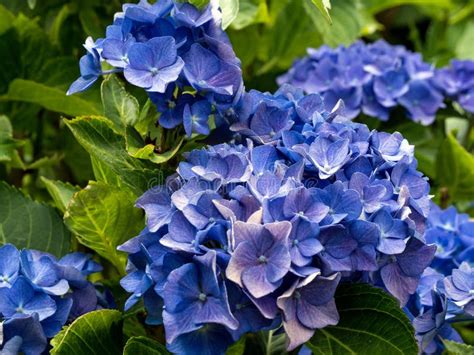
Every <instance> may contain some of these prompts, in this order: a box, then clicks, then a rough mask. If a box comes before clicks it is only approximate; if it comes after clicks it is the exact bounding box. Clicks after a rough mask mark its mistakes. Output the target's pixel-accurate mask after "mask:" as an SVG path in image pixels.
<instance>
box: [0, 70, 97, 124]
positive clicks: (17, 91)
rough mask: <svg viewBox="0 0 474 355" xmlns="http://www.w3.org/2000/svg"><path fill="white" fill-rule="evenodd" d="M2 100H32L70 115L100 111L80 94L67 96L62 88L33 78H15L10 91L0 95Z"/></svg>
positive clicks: (49, 108)
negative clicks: (35, 80) (41, 82)
mask: <svg viewBox="0 0 474 355" xmlns="http://www.w3.org/2000/svg"><path fill="white" fill-rule="evenodd" d="M2 100H3V101H23V102H30V103H34V104H38V105H40V106H43V107H44V108H46V109H48V110H51V111H55V112H60V113H64V114H66V115H70V116H78V115H94V114H98V113H99V109H98V108H97V107H96V106H95V105H94V104H92V103H91V102H88V101H86V100H84V99H82V98H80V97H79V96H74V95H73V96H67V95H66V93H65V92H64V91H62V90H59V89H56V88H53V87H49V86H46V85H44V84H40V83H37V82H34V81H31V80H23V79H15V80H13V81H12V82H11V83H10V86H9V88H8V93H7V94H6V95H4V96H0V101H2Z"/></svg>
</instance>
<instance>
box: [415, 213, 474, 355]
mask: <svg viewBox="0 0 474 355" xmlns="http://www.w3.org/2000/svg"><path fill="white" fill-rule="evenodd" d="M425 238H426V241H427V242H428V243H430V244H433V245H436V247H437V250H436V253H435V258H434V260H433V262H432V264H431V266H430V267H429V268H427V269H426V270H425V272H424V273H423V275H422V277H421V281H420V284H419V286H418V290H417V292H416V294H415V295H413V296H412V299H411V300H410V303H409V304H408V307H407V313H408V314H409V315H410V316H412V317H415V318H414V321H413V325H414V326H415V330H416V335H417V338H418V340H419V343H420V349H421V350H422V351H424V352H425V353H439V352H441V351H442V349H443V348H444V347H443V344H442V341H441V340H442V339H447V340H453V341H456V342H461V343H462V342H463V341H462V339H461V337H460V336H459V334H458V333H457V332H456V331H455V330H454V328H453V327H452V326H451V324H452V323H454V322H457V321H460V320H463V321H465V320H473V319H474V301H473V300H474V269H473V268H472V265H473V262H474V254H473V251H474V221H471V220H469V216H468V215H467V214H460V213H458V211H457V210H456V208H454V207H449V208H448V209H446V210H441V209H440V208H439V207H438V206H436V205H434V204H433V205H432V208H431V212H430V215H429V217H428V221H427V230H426V233H425Z"/></svg>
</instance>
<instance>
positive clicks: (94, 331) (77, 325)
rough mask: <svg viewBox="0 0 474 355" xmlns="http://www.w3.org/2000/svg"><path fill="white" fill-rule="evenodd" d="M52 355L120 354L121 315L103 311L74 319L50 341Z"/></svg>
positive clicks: (112, 311) (115, 312) (106, 310)
mask: <svg viewBox="0 0 474 355" xmlns="http://www.w3.org/2000/svg"><path fill="white" fill-rule="evenodd" d="M51 345H52V347H53V348H52V349H51V354H52V355H63V354H71V353H72V354H74V355H82V354H84V355H86V354H87V355H95V354H97V355H109V354H110V355H116V354H120V353H121V350H122V314H121V313H120V312H119V311H115V310H109V309H103V310H100V311H94V312H90V313H87V314H84V315H83V316H81V317H79V318H77V319H76V320H75V321H74V322H73V323H72V324H71V325H69V326H67V327H65V328H64V329H63V330H62V331H61V332H60V333H58V334H57V335H56V336H55V337H54V338H53V339H52V340H51Z"/></svg>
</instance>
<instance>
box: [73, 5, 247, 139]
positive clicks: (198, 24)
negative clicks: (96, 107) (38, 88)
mask: <svg viewBox="0 0 474 355" xmlns="http://www.w3.org/2000/svg"><path fill="white" fill-rule="evenodd" d="M220 17H221V13H220V10H219V9H218V8H216V7H215V6H214V5H212V4H211V5H208V6H207V7H205V8H204V9H203V10H198V9H197V8H196V7H195V6H193V5H192V4H190V3H187V2H176V1H172V0H162V1H158V2H156V3H155V4H153V5H151V4H149V3H148V2H147V1H146V0H141V1H140V2H139V3H138V4H124V5H123V12H120V13H117V14H115V18H114V22H113V24H112V25H110V26H108V27H107V31H106V37H105V38H100V39H98V40H96V41H94V40H93V39H92V38H88V39H87V41H86V43H85V45H84V47H85V48H86V50H87V54H86V55H84V56H83V57H82V58H81V60H80V69H81V77H80V78H79V79H77V80H76V81H75V82H74V83H73V84H72V85H71V87H70V88H69V91H68V94H73V93H76V92H80V91H84V90H86V89H88V88H89V87H90V86H91V85H92V84H93V83H94V82H95V81H96V80H97V79H98V78H99V76H100V75H104V74H108V73H113V72H123V75H124V77H125V79H126V80H127V82H129V83H130V84H132V85H135V86H138V87H140V88H143V89H145V90H146V91H147V92H148V94H149V96H150V99H151V100H152V101H153V103H154V104H155V105H156V106H157V108H158V111H159V112H160V113H161V116H160V119H159V123H160V125H161V126H162V127H164V128H167V129H171V128H174V127H177V126H179V125H184V128H185V132H186V134H187V135H188V136H191V134H192V133H200V134H209V122H208V121H209V117H210V115H211V113H213V112H215V113H217V116H219V117H220V115H221V114H222V115H223V114H225V112H226V111H227V110H228V109H229V108H230V107H232V105H233V104H234V103H235V102H236V101H238V100H239V97H240V95H241V92H242V91H243V80H242V71H241V69H240V61H239V59H238V58H237V57H236V56H235V53H234V51H233V49H232V45H231V44H230V41H229V39H228V37H227V35H226V33H225V32H224V31H223V30H222V28H221V23H220ZM107 66H109V67H110V68H111V69H105V68H106V67H107ZM219 117H217V118H216V121H217V124H218V123H219Z"/></svg>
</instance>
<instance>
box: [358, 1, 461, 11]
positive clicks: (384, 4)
mask: <svg viewBox="0 0 474 355" xmlns="http://www.w3.org/2000/svg"><path fill="white" fill-rule="evenodd" d="M362 3H363V4H364V6H365V7H366V8H367V10H368V11H369V12H370V13H372V14H376V13H378V12H381V11H383V10H387V9H389V8H392V7H397V6H401V5H419V6H430V7H433V6H435V7H439V8H445V9H448V8H450V7H451V6H452V1H451V0H362Z"/></svg>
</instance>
